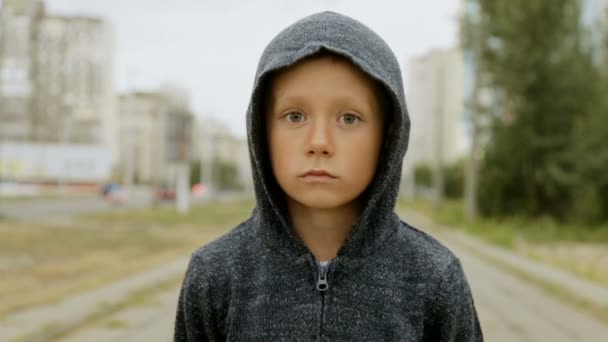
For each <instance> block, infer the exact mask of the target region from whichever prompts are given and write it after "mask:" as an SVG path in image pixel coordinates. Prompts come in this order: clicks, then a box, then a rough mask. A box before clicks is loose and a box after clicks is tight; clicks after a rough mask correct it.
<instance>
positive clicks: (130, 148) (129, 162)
mask: <svg viewBox="0 0 608 342" xmlns="http://www.w3.org/2000/svg"><path fill="white" fill-rule="evenodd" d="M133 81H134V76H133V70H132V69H129V70H128V71H127V83H128V84H129V85H130V87H129V89H130V94H128V95H127V106H126V107H127V108H126V113H124V114H126V116H127V117H126V118H125V119H126V120H124V122H125V123H126V125H125V126H126V127H125V133H126V135H127V136H126V137H125V143H126V145H127V146H125V159H124V162H125V169H124V174H123V177H124V179H123V182H124V186H125V189H126V191H127V195H128V198H129V200H130V199H131V198H132V196H133V181H134V178H135V160H134V159H135V139H134V138H135V130H136V127H133V125H132V124H133V122H134V121H135V120H134V117H135V116H136V115H137V114H136V108H135V104H136V103H135V100H136V98H135V88H134V83H133Z"/></svg>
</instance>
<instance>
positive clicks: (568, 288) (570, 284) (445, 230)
mask: <svg viewBox="0 0 608 342" xmlns="http://www.w3.org/2000/svg"><path fill="white" fill-rule="evenodd" d="M407 216H408V217H411V218H413V219H414V221H418V222H424V223H425V225H428V226H429V227H437V228H439V229H440V231H439V233H440V234H441V235H443V236H445V237H446V238H447V239H449V240H450V241H453V242H454V243H456V244H459V245H460V246H462V247H464V248H468V249H470V250H472V251H474V252H475V253H477V254H479V255H481V256H485V257H487V258H488V259H493V260H496V261H498V262H499V263H500V265H499V266H501V267H502V268H505V269H506V270H507V271H509V272H511V270H509V268H511V269H517V270H518V271H521V272H523V273H524V274H526V275H527V276H528V277H529V278H532V279H541V280H542V282H543V283H548V284H550V285H551V286H553V287H555V288H558V289H560V290H562V291H565V292H566V293H568V294H569V295H570V296H572V297H575V298H580V299H582V300H584V301H586V302H589V303H596V304H598V305H600V306H605V307H608V288H605V287H602V286H600V285H596V284H595V283H592V282H591V281H588V280H586V279H582V278H579V277H577V276H575V275H572V274H570V273H568V272H567V271H564V270H561V269H559V268H556V267H554V266H551V265H548V264H545V263H542V262H538V261H535V260H532V259H529V258H526V257H523V256H521V255H517V254H515V253H513V252H511V251H509V250H507V249H505V248H502V247H498V246H494V245H491V244H489V243H487V242H484V241H483V240H481V239H479V238H476V237H474V236H471V235H469V234H467V233H465V232H463V231H460V230H458V229H456V228H451V227H448V226H444V225H440V224H437V223H435V222H434V221H433V220H432V219H431V218H429V217H427V216H425V215H422V214H419V213H415V212H413V211H408V212H407Z"/></svg>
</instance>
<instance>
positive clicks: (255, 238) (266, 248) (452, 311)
mask: <svg viewBox="0 0 608 342" xmlns="http://www.w3.org/2000/svg"><path fill="white" fill-rule="evenodd" d="M321 51H327V52H330V53H335V54H338V55H340V56H343V57H345V58H346V59H348V60H349V61H351V62H352V63H353V64H354V65H355V66H357V67H358V68H360V69H361V70H362V71H363V72H365V73H366V74H367V75H369V76H370V77H371V78H372V79H374V80H376V81H378V82H380V84H381V85H383V87H384V90H385V91H386V94H387V95H388V98H389V99H390V102H391V104H390V106H389V109H388V111H389V113H385V114H386V115H387V117H388V118H389V120H390V124H389V125H388V126H387V131H386V132H385V135H384V139H385V141H384V145H383V148H382V152H381V157H380V161H379V164H378V167H377V169H376V174H375V176H374V179H373V180H372V182H371V184H370V185H369V186H368V188H367V189H366V191H365V192H364V193H363V194H362V198H363V199H364V203H365V204H364V206H363V210H362V212H361V213H360V215H359V216H358V218H357V219H356V221H355V223H354V225H353V228H352V230H351V232H350V233H349V235H348V236H347V238H346V240H345V242H344V244H343V246H342V247H341V248H340V250H339V251H338V255H337V257H336V258H335V259H334V260H333V261H332V262H331V263H330V264H329V266H327V267H328V270H327V284H328V288H327V290H325V291H319V290H318V289H317V279H318V277H319V266H318V265H317V263H316V260H315V258H314V256H313V254H312V253H311V252H310V250H309V249H308V248H307V247H306V246H305V245H304V243H303V242H302V241H301V239H299V238H298V237H297V236H296V234H295V233H294V230H293V228H292V226H291V220H290V217H289V214H288V211H287V208H286V205H285V199H284V198H285V197H284V196H285V193H284V192H283V191H282V190H281V188H280V186H279V185H278V183H277V181H276V179H275V178H274V175H273V172H272V168H271V163H270V156H269V152H268V147H267V146H268V145H267V143H266V135H265V134H266V133H265V126H264V113H263V99H264V89H265V82H267V80H268V79H269V77H270V76H271V75H272V74H273V73H275V72H277V71H279V70H281V69H283V68H288V67H289V66H291V65H293V64H295V63H297V62H298V61H301V60H302V59H304V58H306V57H309V56H311V55H314V54H316V53H319V52H321ZM246 119H247V138H248V146H249V154H250V160H251V166H252V172H253V180H254V188H255V196H256V206H255V208H254V210H253V212H252V214H251V217H250V218H248V219H247V220H246V221H245V222H242V223H241V224H240V225H238V226H237V227H235V228H234V229H232V230H231V231H230V232H228V233H227V234H226V235H224V236H222V237H220V238H219V239H217V240H215V241H213V242H211V243H209V244H207V245H205V246H203V247H201V248H199V249H198V250H197V251H195V252H194V253H193V254H192V257H191V260H190V263H189V266H188V269H187V272H186V275H185V278H184V281H183V284H182V288H181V292H180V296H179V302H178V309H177V315H176V322H175V335H174V336H175V341H445V342H447V341H482V340H483V337H482V332H481V328H480V325H479V320H478V317H477V313H476V310H475V305H474V302H473V297H472V295H471V292H470V289H469V285H468V283H467V280H466V277H465V275H464V272H463V270H462V267H461V264H460V261H459V260H458V258H457V257H456V256H455V255H454V254H453V253H452V252H451V251H450V250H448V249H447V248H446V247H444V246H443V245H442V244H440V243H439V242H438V241H437V240H435V239H434V238H433V237H431V236H429V235H428V234H426V233H424V232H422V231H420V230H418V229H416V228H414V227H412V226H411V225H409V224H407V223H405V222H404V221H402V220H401V219H400V218H399V217H398V216H397V214H396V213H395V212H394V209H395V202H396V200H397V196H398V193H399V185H400V180H401V169H402V161H403V157H404V155H405V152H406V150H407V147H408V140H409V131H410V119H409V115H408V111H407V107H406V102H405V95H404V91H403V82H402V77H401V70H400V68H399V63H398V61H397V58H396V57H395V55H394V53H393V52H392V51H391V49H390V48H389V46H388V45H387V44H386V43H385V42H384V40H382V38H380V37H379V36H378V35H377V34H376V33H375V32H373V31H372V30H371V29H369V28H368V27H367V26H365V25H364V24H362V23H360V22H359V21H357V20H354V19H352V18H349V17H347V16H344V15H341V14H337V13H333V12H322V13H317V14H313V15H311V16H308V17H306V18H303V19H301V20H299V21H297V22H296V23H294V24H292V25H291V26H289V27H287V28H286V29H284V30H283V31H281V32H280V33H279V34H278V35H277V36H276V37H275V38H274V39H273V40H272V41H271V42H270V43H269V45H268V46H267V47H266V49H265V50H264V52H263V54H262V57H261V59H260V62H259V65H258V68H257V72H256V76H255V81H254V84H253V90H252V95H251V99H250V103H249V107H248V110H247V118H246Z"/></svg>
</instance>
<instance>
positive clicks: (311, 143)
mask: <svg viewBox="0 0 608 342" xmlns="http://www.w3.org/2000/svg"><path fill="white" fill-rule="evenodd" d="M319 121H320V120H319ZM319 121H318V122H314V123H313V124H312V125H310V132H309V133H310V134H309V135H308V136H309V138H308V147H307V148H308V154H310V155H315V154H318V155H326V156H331V155H333V152H334V151H333V144H332V136H331V135H332V134H331V129H330V127H329V125H328V124H327V123H324V122H319Z"/></svg>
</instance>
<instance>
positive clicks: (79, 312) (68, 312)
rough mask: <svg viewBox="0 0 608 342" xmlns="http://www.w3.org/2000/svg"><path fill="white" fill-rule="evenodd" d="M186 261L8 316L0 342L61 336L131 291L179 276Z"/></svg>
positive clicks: (2, 324) (0, 326) (0, 328)
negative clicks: (0, 341)
mask: <svg viewBox="0 0 608 342" xmlns="http://www.w3.org/2000/svg"><path fill="white" fill-rule="evenodd" d="M189 260H190V258H189V257H187V258H180V259H178V260H175V261H173V262H170V263H168V264H165V265H162V266H160V267H156V268H154V269H152V270H150V271H146V272H142V273H138V274H135V275H132V276H128V277H127V278H124V279H122V280H119V281H117V282H114V283H111V284H109V285H105V286H102V287H100V288H97V289H93V290H91V291H88V292H85V293H82V294H78V295H75V296H71V297H68V298H66V299H64V300H62V301H60V302H58V303H56V304H49V305H45V306H42V307H37V308H34V309H30V310H26V311H22V312H19V313H16V314H14V315H11V316H8V317H7V318H6V319H3V320H2V321H0V340H2V341H15V342H17V341H47V340H49V339H52V338H55V337H57V336H60V335H63V334H65V333H66V332H69V331H70V330H74V329H75V328H77V327H79V326H81V325H83V324H85V323H87V322H89V321H91V320H93V319H95V318H98V317H99V316H100V315H101V314H102V313H103V311H104V309H105V310H107V309H108V308H112V307H116V306H118V305H120V303H122V302H124V301H125V300H127V299H128V298H129V296H130V295H131V294H133V293H135V292H138V291H145V290H148V289H153V288H155V287H156V286H157V285H158V284H162V283H166V282H168V281H170V280H172V279H175V278H176V277H179V276H183V274H184V273H185V271H186V267H187V265H188V261H189ZM32 322H35V323H34V324H32Z"/></svg>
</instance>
